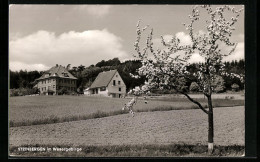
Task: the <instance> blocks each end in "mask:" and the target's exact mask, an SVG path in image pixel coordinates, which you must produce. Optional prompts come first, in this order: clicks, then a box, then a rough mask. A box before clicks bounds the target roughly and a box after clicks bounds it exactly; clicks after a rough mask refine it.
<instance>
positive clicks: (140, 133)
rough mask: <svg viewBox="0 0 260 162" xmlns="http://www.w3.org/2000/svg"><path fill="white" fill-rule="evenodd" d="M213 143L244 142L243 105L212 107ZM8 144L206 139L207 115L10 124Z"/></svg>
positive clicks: (153, 114)
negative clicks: (31, 124)
mask: <svg viewBox="0 0 260 162" xmlns="http://www.w3.org/2000/svg"><path fill="white" fill-rule="evenodd" d="M214 121H215V143H216V144H218V145H230V144H239V145H243V144H244V106H237V107H225V108H221V109H215V110H214ZM9 135H10V136H9V139H10V140H9V143H10V146H20V145H25V144H29V145H34V144H39V145H41V144H54V145H55V144H57V145H61V144H65V145H71V146H78V145H122V144H154V143H157V144H169V143H178V142H185V143H189V144H193V143H200V142H201V143H202V144H206V143H207V115H206V114H205V113H203V112H202V111H201V110H173V111H162V112H159V111H157V112H143V113H136V116H135V117H134V118H132V117H131V115H130V114H124V115H117V116H110V117H105V118H98V119H90V120H82V121H74V122H65V123H58V124H47V125H35V126H24V127H13V128H10V131H9Z"/></svg>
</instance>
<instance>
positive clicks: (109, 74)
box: [90, 70, 117, 89]
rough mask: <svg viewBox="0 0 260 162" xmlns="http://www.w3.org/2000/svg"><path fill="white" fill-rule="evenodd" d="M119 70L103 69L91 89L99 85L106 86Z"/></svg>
mask: <svg viewBox="0 0 260 162" xmlns="http://www.w3.org/2000/svg"><path fill="white" fill-rule="evenodd" d="M116 72H117V70H110V71H103V72H101V73H99V74H98V76H97V78H96V79H95V80H94V82H93V83H92V85H91V86H90V89H92V88H98V87H106V86H107V85H108V84H109V82H110V81H111V79H112V78H113V76H114V75H115V74H116Z"/></svg>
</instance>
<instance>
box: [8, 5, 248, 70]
mask: <svg viewBox="0 0 260 162" xmlns="http://www.w3.org/2000/svg"><path fill="white" fill-rule="evenodd" d="M192 7H193V6H192V5H10V6H9V68H10V69H11V70H12V71H19V70H27V71H33V70H38V71H42V70H48V69H49V68H51V67H52V66H55V65H56V64H59V65H62V66H66V65H68V64H71V67H73V66H79V65H84V66H86V67H87V66H90V65H91V64H94V65H95V64H96V63H97V62H99V61H101V60H109V59H112V58H115V57H118V58H119V59H120V60H121V61H125V60H128V59H133V54H134V53H135V51H134V42H135V40H136V25H137V22H138V20H141V24H140V25H141V26H145V25H149V27H150V28H153V30H154V36H153V38H154V39H153V41H154V42H155V44H159V43H160V36H164V38H169V37H171V36H173V35H176V36H177V37H178V38H180V39H181V41H182V42H183V43H184V44H185V42H189V41H190V40H189V39H190V38H189V36H188V34H187V31H186V30H185V27H184V26H183V23H189V18H188V15H189V14H190V12H191V8H192ZM212 7H213V8H215V7H216V6H212ZM234 7H235V8H236V9H240V8H243V6H242V5H234ZM227 16H229V15H227ZM201 18H202V20H203V18H205V16H204V15H203V14H202V17H201ZM196 27H197V28H198V29H200V30H203V23H198V25H197V26H196ZM235 27H236V30H235V31H234V32H233V36H232V40H233V41H234V42H237V43H238V45H237V48H236V50H235V52H234V53H233V54H232V55H230V56H228V57H227V58H225V59H224V60H225V61H231V60H239V59H243V58H244V14H242V15H241V16H240V18H239V21H238V22H237V24H236V25H235ZM146 34H147V33H146ZM144 37H146V36H145V35H144ZM143 41H145V40H143ZM192 61H193V62H198V61H202V60H201V57H200V56H199V55H198V54H195V55H194V56H193V57H192Z"/></svg>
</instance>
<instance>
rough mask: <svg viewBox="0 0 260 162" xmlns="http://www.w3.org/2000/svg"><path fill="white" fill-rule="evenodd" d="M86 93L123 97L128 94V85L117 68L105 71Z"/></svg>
mask: <svg viewBox="0 0 260 162" xmlns="http://www.w3.org/2000/svg"><path fill="white" fill-rule="evenodd" d="M84 94H85V95H100V96H107V97H114V98H121V97H124V96H125V94H126V85H125V83H124V81H123V79H122V77H121V76H120V74H119V73H118V71H117V70H110V71H103V72H101V73H99V74H98V76H97V78H96V79H95V80H94V82H93V83H92V85H91V86H90V87H88V88H87V89H85V90H84Z"/></svg>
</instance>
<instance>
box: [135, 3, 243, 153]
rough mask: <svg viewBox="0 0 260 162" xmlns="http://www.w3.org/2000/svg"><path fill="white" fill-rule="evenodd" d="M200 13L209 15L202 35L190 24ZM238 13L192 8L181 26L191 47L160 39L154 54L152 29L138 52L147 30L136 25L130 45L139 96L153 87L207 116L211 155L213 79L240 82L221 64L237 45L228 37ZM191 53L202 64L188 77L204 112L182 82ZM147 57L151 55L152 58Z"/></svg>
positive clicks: (224, 9) (205, 6)
mask: <svg viewBox="0 0 260 162" xmlns="http://www.w3.org/2000/svg"><path fill="white" fill-rule="evenodd" d="M200 9H205V10H206V13H207V14H208V15H209V20H206V31H195V30H194V23H196V22H198V21H199V19H200V12H199V11H200ZM241 11H242V9H241V10H238V11H237V10H235V9H234V8H232V7H230V6H223V7H217V8H216V10H213V9H212V7H211V6H209V5H203V6H195V7H194V8H193V9H192V12H191V15H189V18H190V23H189V24H187V25H186V24H184V26H185V27H186V29H187V31H188V33H189V36H190V38H191V43H190V44H186V45H183V44H181V42H180V40H179V39H178V38H177V37H175V36H174V37H172V39H171V40H169V41H166V40H165V39H164V38H163V37H162V40H161V42H162V45H163V46H164V49H158V50H154V46H153V42H152V40H153V29H151V32H150V33H149V34H148V37H147V40H146V44H145V47H144V48H143V49H141V48H140V40H141V35H142V33H143V32H144V31H145V30H146V29H147V27H148V26H146V27H144V28H142V29H141V28H140V26H139V23H140V22H138V24H137V40H136V42H135V44H134V46H135V50H136V53H137V54H136V55H135V57H137V58H138V59H140V60H141V62H142V67H140V68H139V69H138V70H137V72H138V74H137V75H133V74H132V76H133V77H135V78H138V77H140V76H145V77H146V79H147V80H146V82H145V85H144V86H142V88H141V89H140V92H141V93H149V90H150V89H152V88H155V87H157V88H160V89H174V90H176V91H177V92H178V93H181V94H183V95H184V96H186V97H187V98H188V99H189V100H190V101H191V102H193V103H194V104H196V105H197V106H198V107H199V108H200V109H201V110H202V111H203V112H204V113H205V114H206V115H207V116H208V152H209V153H210V154H211V153H212V151H213V137H214V128H213V106H212V98H211V96H212V92H213V91H214V86H215V85H214V81H216V78H217V76H229V77H237V78H240V79H241V81H243V76H240V75H237V74H234V73H231V74H229V73H227V71H226V70H225V66H224V63H223V61H222V59H223V57H225V56H228V55H230V54H231V53H232V52H234V50H235V48H236V45H237V44H236V43H232V42H231V41H230V37H231V35H232V31H233V30H235V28H234V24H235V23H236V22H237V20H238V17H239V15H240V13H241ZM225 12H231V13H232V14H234V15H235V17H232V18H231V19H229V18H225V17H224V13H225ZM200 23H201V22H200ZM223 46H226V47H229V48H230V51H229V53H225V51H223V50H222V48H223ZM194 53H198V54H199V55H200V56H201V57H203V58H204V60H205V61H204V63H199V64H198V67H197V69H196V72H195V73H193V74H192V75H193V76H194V78H195V82H196V83H197V84H198V85H199V89H200V90H201V91H202V93H203V94H204V95H205V96H206V97H207V100H208V109H205V108H204V107H203V106H202V105H201V104H200V103H199V102H198V101H196V100H195V99H193V98H192V97H190V95H189V94H188V91H187V88H186V84H185V80H189V79H191V78H190V76H191V74H190V73H189V71H187V67H189V65H190V64H189V59H190V58H191V56H192V55H193V54H194ZM148 54H152V56H153V58H151V57H150V56H149V55H148ZM231 64H232V63H231ZM234 64H235V63H234ZM131 92H132V91H131Z"/></svg>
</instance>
